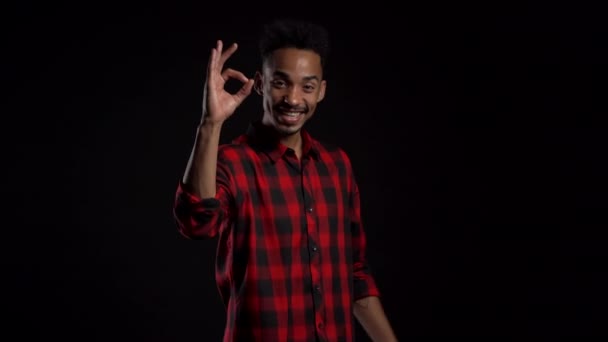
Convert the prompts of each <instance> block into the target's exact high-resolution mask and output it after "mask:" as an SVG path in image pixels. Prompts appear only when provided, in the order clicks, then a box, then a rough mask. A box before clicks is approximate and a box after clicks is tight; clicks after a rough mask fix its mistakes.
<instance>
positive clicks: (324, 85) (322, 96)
mask: <svg viewBox="0 0 608 342" xmlns="http://www.w3.org/2000/svg"><path fill="white" fill-rule="evenodd" d="M326 87H327V82H326V81H325V80H323V81H321V89H319V97H318V98H317V103H318V102H321V101H322V100H323V99H324V98H325V88H326Z"/></svg>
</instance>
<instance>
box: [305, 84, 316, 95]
mask: <svg viewBox="0 0 608 342" xmlns="http://www.w3.org/2000/svg"><path fill="white" fill-rule="evenodd" d="M304 91H305V92H307V93H311V92H313V91H315V85H314V84H306V85H304Z"/></svg>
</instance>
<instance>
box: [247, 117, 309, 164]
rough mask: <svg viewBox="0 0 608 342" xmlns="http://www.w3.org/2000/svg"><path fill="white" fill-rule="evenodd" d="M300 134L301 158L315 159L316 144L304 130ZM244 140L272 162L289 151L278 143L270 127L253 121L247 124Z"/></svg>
mask: <svg viewBox="0 0 608 342" xmlns="http://www.w3.org/2000/svg"><path fill="white" fill-rule="evenodd" d="M300 133H301V135H302V156H303V157H305V156H308V155H310V156H311V157H317V156H318V153H319V149H318V146H317V144H318V142H317V141H315V140H314V139H313V138H312V137H311V136H310V134H309V133H308V132H307V131H306V130H305V129H302V130H301V131H300ZM245 138H246V140H247V142H248V143H249V144H250V145H252V146H255V147H256V148H257V149H259V150H261V151H263V152H265V153H266V154H267V155H268V156H269V157H270V159H272V161H273V162H275V161H277V159H279V158H281V157H282V156H283V155H284V154H285V153H286V152H287V151H289V150H291V149H290V148H289V147H287V146H285V145H283V144H282V143H281V142H280V141H279V139H278V137H277V135H276V132H275V131H274V129H273V128H272V127H268V126H265V125H263V124H262V122H261V121H254V122H252V123H250V124H249V127H248V128H247V132H246V134H245Z"/></svg>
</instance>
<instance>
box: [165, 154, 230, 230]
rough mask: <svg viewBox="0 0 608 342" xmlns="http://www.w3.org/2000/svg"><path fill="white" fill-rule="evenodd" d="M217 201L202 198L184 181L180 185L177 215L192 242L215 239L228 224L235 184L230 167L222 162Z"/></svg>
mask: <svg viewBox="0 0 608 342" xmlns="http://www.w3.org/2000/svg"><path fill="white" fill-rule="evenodd" d="M216 184H217V190H216V194H215V197H214V198H200V197H199V196H197V195H196V194H194V193H192V192H190V191H189V190H188V189H187V187H186V186H185V185H184V184H183V182H182V181H181V180H180V181H179V182H178V184H177V190H176V193H175V201H174V205H173V215H174V218H175V220H176V223H177V228H178V231H179V232H180V233H181V234H182V235H183V236H185V237H187V238H189V239H209V238H213V237H215V236H216V235H217V234H218V233H219V232H220V231H221V230H222V228H223V227H224V226H225V225H227V224H228V220H229V218H230V212H231V209H230V208H231V204H230V203H231V198H232V190H231V188H232V187H231V186H230V184H231V182H230V177H229V172H227V167H226V166H225V165H223V164H221V163H218V168H217V179H216Z"/></svg>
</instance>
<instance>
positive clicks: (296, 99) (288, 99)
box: [283, 87, 302, 106]
mask: <svg viewBox="0 0 608 342" xmlns="http://www.w3.org/2000/svg"><path fill="white" fill-rule="evenodd" d="M283 101H284V102H285V103H287V104H288V105H290V106H297V105H299V104H300V103H302V96H301V95H300V92H299V91H298V89H297V87H292V88H291V89H290V90H289V91H288V92H287V94H285V96H283Z"/></svg>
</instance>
